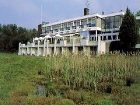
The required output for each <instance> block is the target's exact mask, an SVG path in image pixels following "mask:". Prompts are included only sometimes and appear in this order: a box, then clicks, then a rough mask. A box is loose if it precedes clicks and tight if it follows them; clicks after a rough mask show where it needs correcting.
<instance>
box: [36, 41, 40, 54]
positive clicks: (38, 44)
mask: <svg viewBox="0 0 140 105" xmlns="http://www.w3.org/2000/svg"><path fill="white" fill-rule="evenodd" d="M39 46H40V40H39V39H38V43H37V56H39V53H40V51H39Z"/></svg>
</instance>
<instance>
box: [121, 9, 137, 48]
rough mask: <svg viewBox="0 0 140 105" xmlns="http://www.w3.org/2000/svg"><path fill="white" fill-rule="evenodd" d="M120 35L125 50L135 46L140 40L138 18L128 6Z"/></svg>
mask: <svg viewBox="0 0 140 105" xmlns="http://www.w3.org/2000/svg"><path fill="white" fill-rule="evenodd" d="M119 37H120V42H121V44H122V47H123V50H128V49H130V48H133V47H135V45H136V44H137V42H138V27H137V24H136V19H135V17H134V15H133V14H132V13H131V11H130V10H129V9H128V8H127V10H126V14H125V15H124V18H123V21H122V25H121V27H120V33H119Z"/></svg>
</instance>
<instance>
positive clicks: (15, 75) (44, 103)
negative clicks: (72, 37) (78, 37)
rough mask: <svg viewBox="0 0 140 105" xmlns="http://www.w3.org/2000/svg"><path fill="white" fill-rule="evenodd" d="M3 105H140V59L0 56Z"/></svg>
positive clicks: (133, 56) (131, 56)
mask: <svg viewBox="0 0 140 105" xmlns="http://www.w3.org/2000/svg"><path fill="white" fill-rule="evenodd" d="M0 104H1V105H140V54H139V53H135V54H128V55H126V54H118V53H116V54H106V55H101V56H86V55H71V54H68V55H63V56H62V55H58V56H50V57H49V56H48V57H34V56H17V55H16V54H6V53H0Z"/></svg>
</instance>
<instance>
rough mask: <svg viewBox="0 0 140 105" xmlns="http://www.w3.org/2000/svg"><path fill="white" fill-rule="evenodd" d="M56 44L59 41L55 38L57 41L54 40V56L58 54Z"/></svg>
mask: <svg viewBox="0 0 140 105" xmlns="http://www.w3.org/2000/svg"><path fill="white" fill-rule="evenodd" d="M56 44H57V39H56V38H55V40H54V54H56Z"/></svg>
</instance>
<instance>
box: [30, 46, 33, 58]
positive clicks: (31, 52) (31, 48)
mask: <svg viewBox="0 0 140 105" xmlns="http://www.w3.org/2000/svg"><path fill="white" fill-rule="evenodd" d="M32 48H33V46H32V45H31V52H30V55H31V56H32V54H33V50H32Z"/></svg>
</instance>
